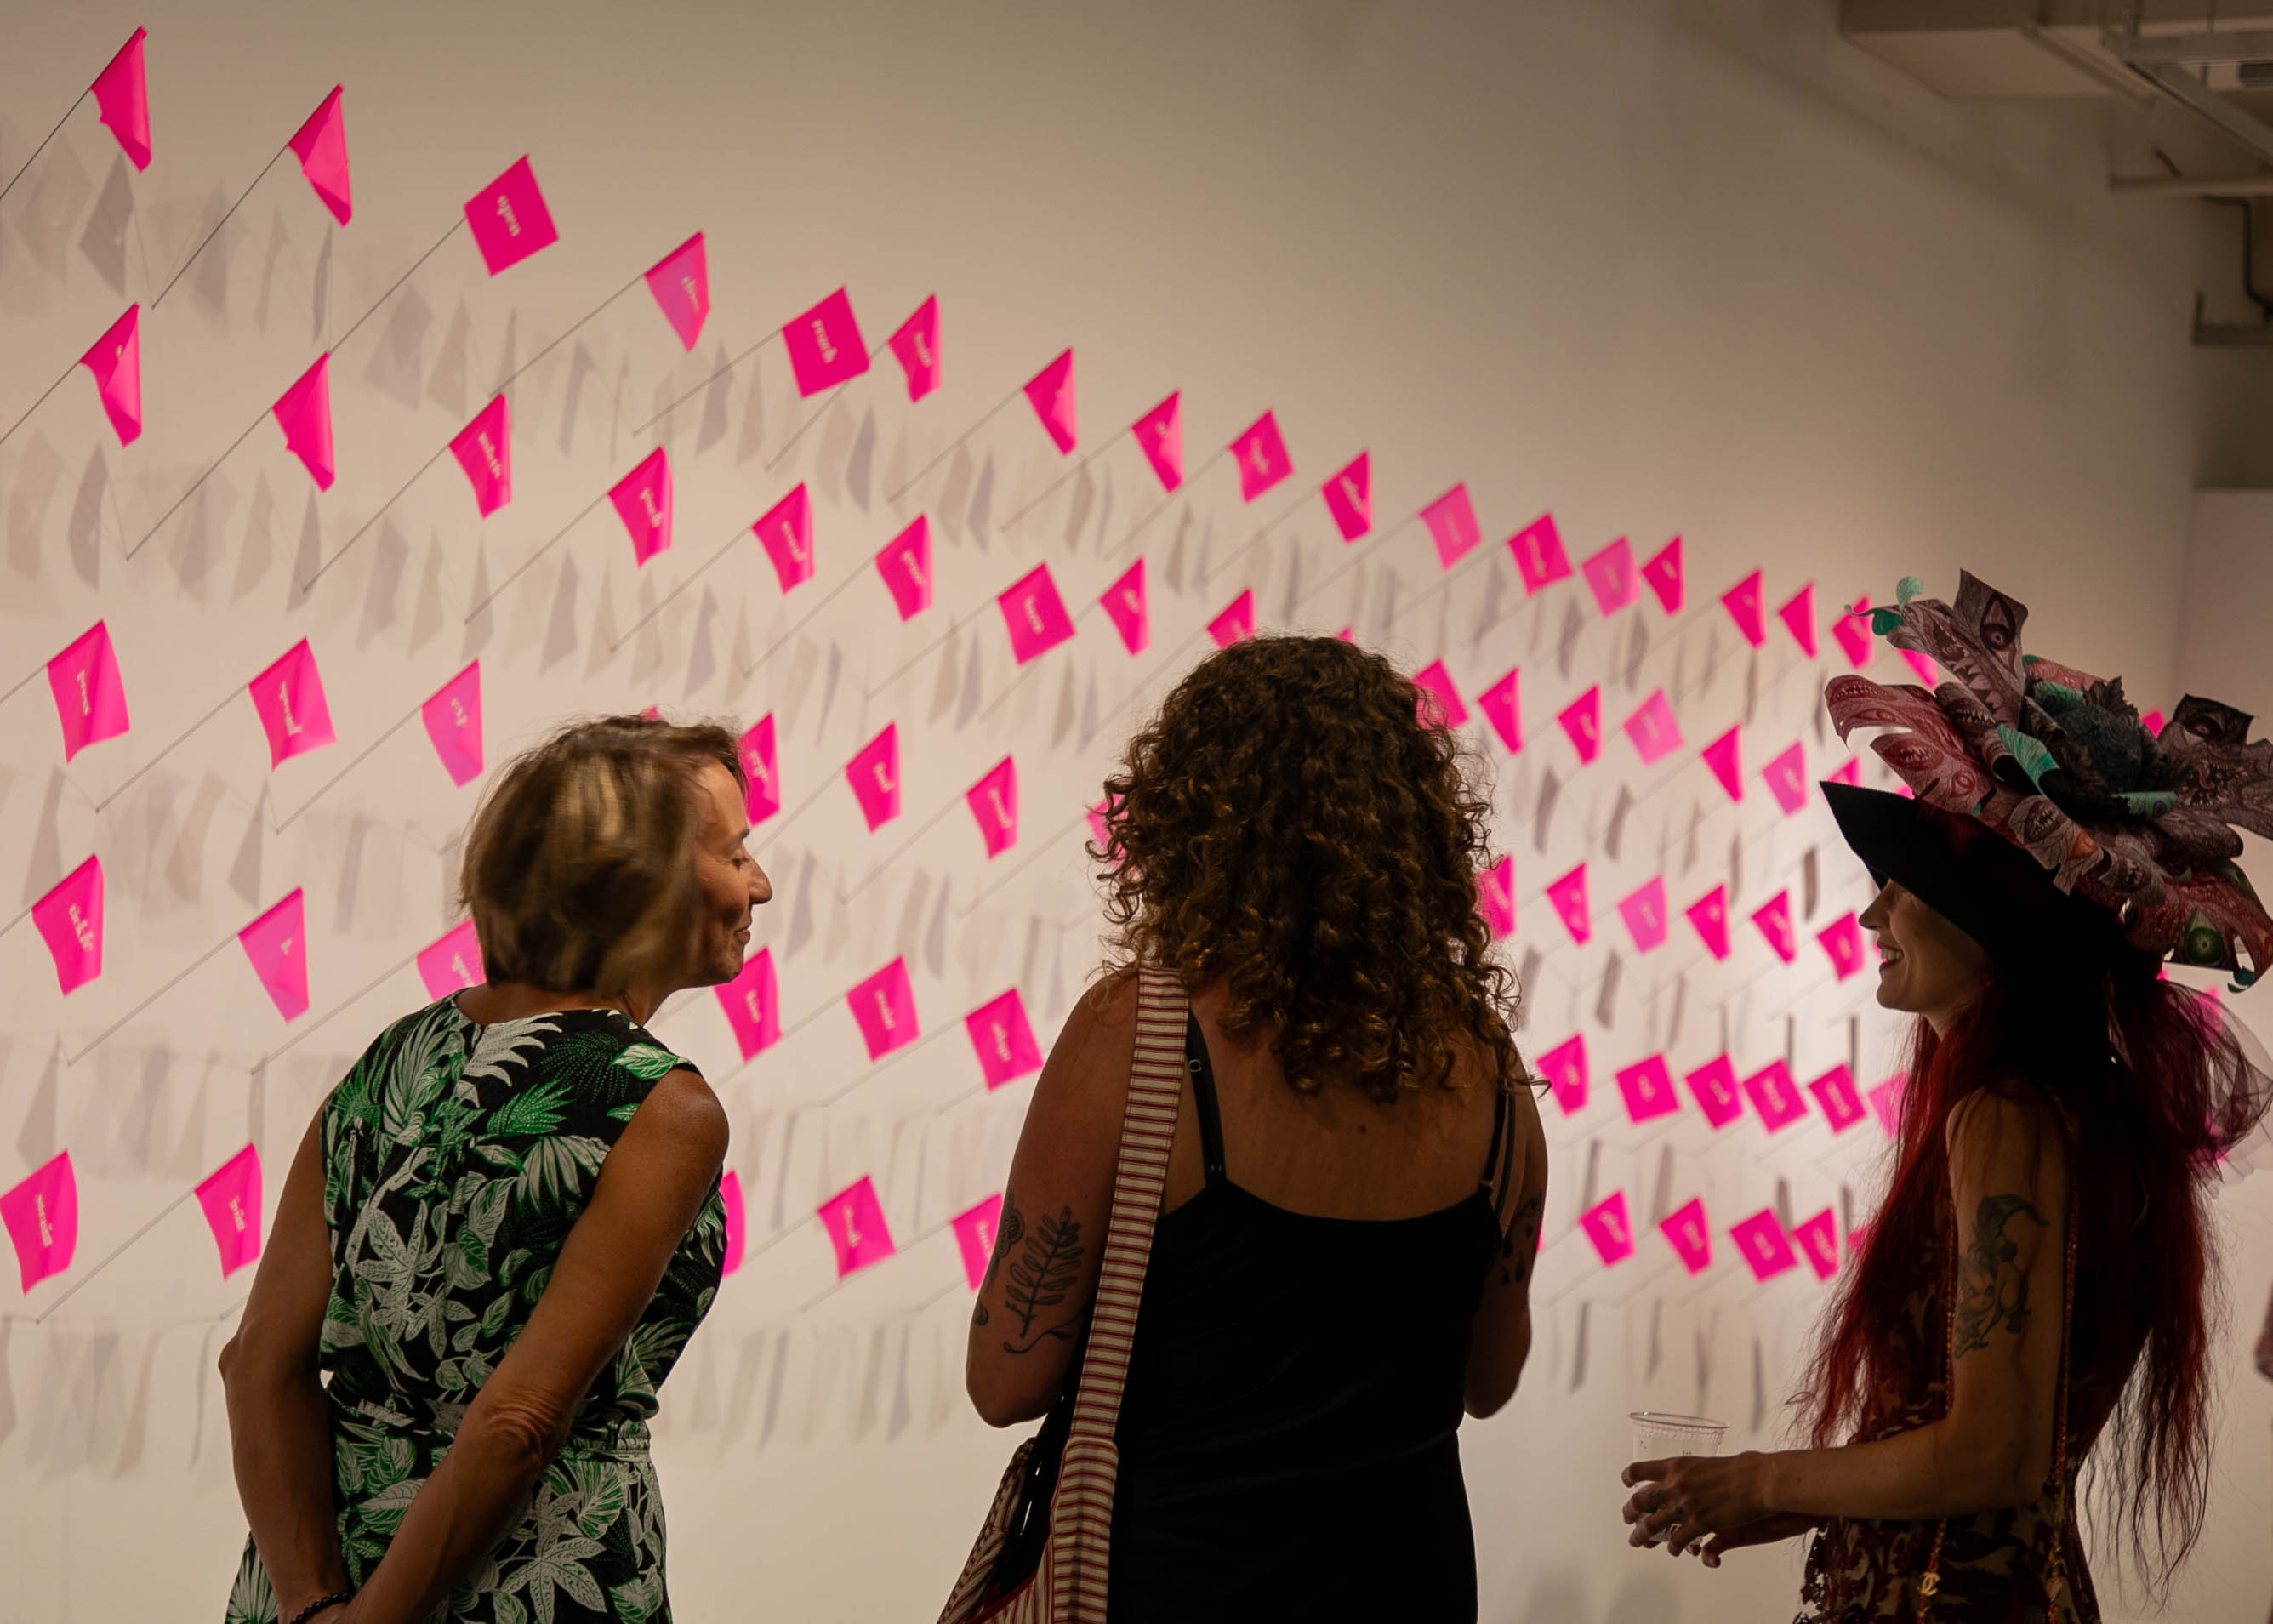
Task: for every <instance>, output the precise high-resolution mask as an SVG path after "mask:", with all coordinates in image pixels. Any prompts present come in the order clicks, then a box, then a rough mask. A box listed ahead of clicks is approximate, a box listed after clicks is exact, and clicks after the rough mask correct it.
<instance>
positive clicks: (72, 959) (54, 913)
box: [32, 855, 102, 993]
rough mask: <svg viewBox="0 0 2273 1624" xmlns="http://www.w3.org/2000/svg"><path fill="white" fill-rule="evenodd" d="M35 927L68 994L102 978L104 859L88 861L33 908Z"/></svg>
mask: <svg viewBox="0 0 2273 1624" xmlns="http://www.w3.org/2000/svg"><path fill="white" fill-rule="evenodd" d="M32 923H33V924H34V926H36V927H38V929H39V932H40V939H41V941H43V942H45V943H46V944H48V956H49V958H51V959H54V960H55V961H56V985H57V986H58V987H60V988H61V989H63V990H64V992H67V993H68V992H71V991H73V990H75V989H78V988H80V987H84V986H86V983H87V982H89V981H93V980H94V978H95V977H96V976H98V975H101V974H102V859H101V857H100V856H99V855H98V856H94V857H90V858H88V859H87V860H86V861H85V862H83V863H81V864H79V867H78V868H74V869H72V870H71V872H70V873H69V874H67V875H65V876H64V877H63V879H62V881H61V882H60V883H57V884H56V888H55V889H54V890H53V891H49V892H48V894H47V895H46V896H44V897H42V898H40V899H39V900H38V901H37V902H35V903H34V904H33V905H32Z"/></svg>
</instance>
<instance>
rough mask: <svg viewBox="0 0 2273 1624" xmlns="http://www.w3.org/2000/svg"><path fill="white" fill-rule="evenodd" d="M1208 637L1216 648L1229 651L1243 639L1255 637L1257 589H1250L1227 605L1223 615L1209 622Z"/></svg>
mask: <svg viewBox="0 0 2273 1624" xmlns="http://www.w3.org/2000/svg"><path fill="white" fill-rule="evenodd" d="M1208 635H1209V636H1211V637H1212V638H1214V639H1215V646H1216V647H1217V648H1219V649H1227V648H1229V647H1231V645H1232V644H1233V643H1238V642H1240V641H1241V640H1242V639H1243V638H1248V637H1252V636H1253V635H1255V589H1254V588H1252V587H1249V588H1248V589H1247V590H1245V591H1243V592H1242V593H1241V594H1240V595H1239V596H1238V597H1236V598H1233V599H1232V600H1231V602H1230V603H1229V604H1227V605H1225V607H1224V610H1223V613H1220V614H1219V615H1217V616H1216V617H1215V619H1214V620H1210V621H1209V622H1208Z"/></svg>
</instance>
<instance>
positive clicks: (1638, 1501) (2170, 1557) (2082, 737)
mask: <svg viewBox="0 0 2273 1624" xmlns="http://www.w3.org/2000/svg"><path fill="white" fill-rule="evenodd" d="M1920 590H1921V589H1920V588H1919V587H1918V585H1917V583H1915V582H1911V581H1905V582H1904V583H1902V590H1901V592H1900V594H1899V605H1898V607H1896V608H1894V609H1889V610H1880V611H1878V612H1876V616H1875V621H1876V629H1878V630H1879V632H1881V633H1882V634H1884V635H1887V638H1888V640H1889V641H1890V642H1892V643H1894V645H1895V646H1896V647H1898V648H1904V649H1910V650H1917V651H1918V652H1921V653H1924V654H1926V655H1929V656H1931V657H1932V658H1933V659H1934V660H1936V661H1938V662H1939V664H1940V665H1941V666H1942V667H1943V668H1944V669H1945V670H1946V671H1947V673H1949V674H1948V678H1947V680H1944V681H1943V682H1942V683H1941V684H1940V686H1939V688H1938V689H1937V690H1936V691H1935V692H1932V693H1928V692H1927V691H1926V690H1925V689H1924V688H1916V687H1910V686H1904V687H1902V688H1881V687H1879V685H1878V684H1876V683H1872V682H1870V681H1866V680H1864V679H1862V678H1860V677H1840V678H1836V679H1834V680H1833V681H1832V683H1831V684H1830V686H1829V688H1828V689H1827V694H1826V698H1827V703H1828V704H1829V707H1830V711H1831V717H1832V719H1833V721H1834V723H1835V724H1836V726H1838V729H1839V732H1840V735H1841V736H1842V738H1844V737H1845V736H1846V735H1847V734H1848V733H1849V731H1850V730H1851V729H1854V728H1856V727H1875V728H1879V729H1884V730H1886V731H1885V732H1883V733H1881V734H1880V736H1879V738H1878V739H1876V740H1875V741H1873V748H1876V749H1877V751H1878V752H1879V755H1880V756H1882V757H1883V758H1884V759H1885V760H1886V761H1887V763H1888V764H1889V765H1890V766H1892V767H1893V768H1894V771H1896V772H1897V773H1898V774H1899V775H1900V776H1901V777H1902V779H1903V781H1904V782H1905V784H1906V785H1907V786H1908V787H1909V789H1910V791H1911V792H1912V794H1913V797H1914V798H1905V797H1902V796H1898V795H1894V794H1887V793H1880V792H1877V791H1870V790H1863V789H1856V788H1850V787H1849V786H1844V785H1836V784H1833V785H1827V786H1825V791H1826V793H1827V795H1828V796H1829V797H1830V800H1831V804H1832V809H1833V811H1834V815H1835V816H1836V817H1837V818H1838V821H1839V825H1840V831H1841V832H1842V834H1843V835H1844V836H1845V837H1846V838H1847V841H1848V843H1849V845H1850V846H1853V847H1854V849H1855V851H1856V853H1857V855H1858V856H1859V857H1861V858H1862V860H1863V861H1864V866H1865V867H1866V868H1869V869H1870V871H1871V874H1872V878H1873V879H1874V880H1875V881H1876V882H1878V883H1879V887H1880V890H1879V896H1878V898H1877V899H1876V900H1874V901H1873V902H1872V905H1871V906H1870V907H1869V909H1868V910H1866V911H1865V912H1864V914H1863V916H1862V917H1863V922H1864V925H1865V927H1867V928H1868V929H1871V930H1872V932H1873V933H1874V935H1875V936H1876V937H1877V940H1878V943H1879V950H1880V954H1881V963H1880V966H1879V989H1878V996H1879V1003H1880V1004H1884V1005H1885V1006H1886V1007H1887V1008H1889V1009H1893V1010H1898V1011H1905V1012H1907V1013H1909V1014H1912V1015H1914V1016H1915V1017H1917V1021H1916V1025H1915V1029H1914V1034H1913V1036H1912V1039H1911V1054H1910V1063H1909V1079H1910V1080H1909V1087H1908V1089H1907V1091H1906V1093H1905V1095H1904V1097H1903V1101H1902V1118H1901V1126H1900V1144H1899V1146H1898V1147H1897V1152H1896V1154H1895V1159H1894V1172H1893V1176H1892V1180H1891V1183H1890V1185H1889V1188H1888V1190H1887V1196H1886V1199H1885V1202H1884V1204H1883V1206H1882V1207H1881V1209H1880V1211H1879V1216H1878V1218H1877V1219H1876V1221H1875V1222H1873V1223H1872V1224H1871V1226H1870V1228H1869V1229H1868V1231H1867V1235H1866V1237H1865V1238H1864V1241H1863V1244H1862V1247H1861V1252H1860V1255H1859V1256H1858V1257H1857V1259H1856V1261H1855V1263H1854V1265H1853V1267H1851V1268H1850V1269H1849V1272H1848V1274H1847V1276H1846V1279H1845V1281H1844V1282H1843V1285H1842V1289H1841V1291H1840V1295H1839V1297H1838V1298H1837V1299H1836V1301H1835V1303H1834V1306H1833V1309H1832V1312H1831V1314H1830V1318H1829V1319H1828V1322H1827V1327H1826V1330H1825V1334H1824V1340H1823V1345H1822V1348H1821V1350H1820V1352H1819V1356H1818V1358H1817V1361H1816V1366H1815V1373H1814V1378H1813V1382H1812V1393H1811V1394H1810V1395H1809V1397H1810V1399H1811V1402H1812V1408H1813V1412H1814V1413H1813V1420H1814V1426H1813V1437H1812V1444H1813V1447H1811V1448H1807V1449H1801V1450H1791V1451H1785V1452H1782V1453H1775V1454H1758V1453H1754V1454H1745V1455H1736V1456H1733V1457H1730V1458H1728V1459H1725V1460H1704V1459H1698V1460H1673V1461H1642V1462H1635V1463H1634V1464H1633V1465H1632V1466H1630V1467H1628V1468H1627V1469H1626V1471H1625V1474H1624V1481H1625V1482H1626V1483H1627V1484H1629V1485H1638V1487H1637V1492H1635V1493H1634V1495H1633V1496H1632V1499H1631V1500H1629V1501H1628V1502H1627V1505H1626V1511H1625V1516H1626V1520H1627V1522H1630V1523H1632V1525H1633V1535H1632V1538H1633V1541H1634V1543H1636V1544H1638V1545H1647V1544H1654V1543H1656V1542H1657V1541H1658V1540H1660V1539H1661V1538H1662V1539H1663V1540H1664V1541H1665V1542H1666V1543H1667V1544H1668V1545H1669V1547H1670V1548H1671V1550H1672V1551H1673V1552H1674V1553H1676V1554H1679V1553H1682V1552H1684V1551H1693V1552H1695V1553H1698V1554H1699V1556H1700V1557H1701V1558H1702V1559H1703V1560H1704V1561H1705V1562H1706V1564H1707V1566H1713V1567H1717V1566H1718V1565H1719V1563H1720V1560H1721V1558H1722V1555H1723V1554H1724V1553H1727V1552H1729V1551H1730V1550H1733V1549H1736V1548H1737V1547H1738V1546H1742V1545H1760V1544H1765V1543H1768V1542H1770V1541H1774V1540H1781V1539H1784V1538H1795V1537H1797V1536H1800V1535H1803V1534H1812V1536H1813V1544H1812V1548H1811V1549H1810V1551H1809V1553H1808V1561H1807V1575H1806V1581H1805V1588H1804V1593H1803V1597H1802V1607H1801V1613H1800V1618H1801V1619H1802V1620H1824V1621H1830V1620H1838V1621H1840V1624H1845V1621H1847V1620H1872V1619H1894V1618H1900V1619H1910V1618H1931V1619H1935V1620H1961V1621H1963V1624H1973V1621H1975V1620H1983V1621H1986V1620H2015V1621H2018V1620H2044V1621H2046V1624H2094V1621H2096V1620H2097V1619H2098V1618H2099V1608H2098V1603H2097V1598H2096V1597H2095V1595H2094V1591H2093V1587H2092V1583H2091V1575H2090V1571H2089V1568H2088V1566H2087V1564H2086V1561H2085V1555H2084V1547H2083V1543H2082V1537H2081V1533H2080V1530H2079V1527H2078V1522H2077V1506H2076V1500H2077V1488H2078V1481H2079V1473H2080V1471H2081V1469H2082V1465H2083V1462H2085V1461H2086V1460H2087V1459H2091V1460H2093V1461H2094V1463H2095V1472H2094V1481H2095V1485H2096V1488H2097V1491H2098V1492H2099V1493H2100V1494H2102V1495H2103V1496H2104V1500H2102V1501H2101V1503H2100V1505H2099V1506H2098V1507H2096V1509H2098V1510H2102V1511H2104V1514H2105V1515H2102V1516H2100V1517H2097V1518H2095V1524H2096V1527H2097V1530H2098V1531H2100V1532H2103V1533H2105V1534H2110V1535H2114V1536H2117V1537H2119V1538H2122V1539H2123V1540H2124V1542H2125V1543H2126V1544H2127V1545H2128V1548H2129V1552H2130V1554H2131V1557H2132V1559H2133V1562H2134V1566H2135V1568H2136V1569H2137V1571H2138V1574H2139V1576H2140V1577H2141V1578H2142V1580H2143V1581H2144V1582H2145V1583H2146V1585H2147V1587H2148V1588H2149V1590H2155V1591H2164V1590H2167V1587H2168V1583H2169V1581H2170V1579H2171V1577H2172V1575H2173V1574H2174V1573H2175V1572H2176V1570H2177V1568H2178V1567H2179V1564H2180V1563H2181V1562H2182V1561H2183V1560H2185V1558H2186V1555H2187V1552H2188V1551H2189V1550H2190V1548H2191V1547H2192V1546H2193V1545H2194V1540H2195V1538H2197V1536H2198V1535H2199V1534H2200V1532H2201V1530H2202V1514H2203V1507H2204V1502H2205V1500H2206V1498H2207V1494H2208V1490H2209V1419H2208V1401H2209V1372H2208V1369H2207V1363H2208V1357H2207V1356H2208V1350H2209V1341H2210V1333H2211V1313H2212V1308H2213V1306H2214V1304H2215V1303H2216V1301H2217V1297H2216V1283H2215V1280H2214V1278H2213V1267H2212V1262H2211V1258H2210V1244H2209V1216H2208V1209H2207V1203H2208V1193H2209V1180H2210V1178H2211V1177H2212V1176H2213V1174H2214V1172H2215V1169H2216V1168H2217V1163H2218V1162H2219V1160H2220V1159H2221V1158H2222V1157H2223V1155H2224V1153H2225V1152H2226V1151H2227V1150H2228V1149H2230V1148H2231V1147H2232V1146H2233V1145H2235V1144H2236V1143H2237V1142H2238V1141H2239V1139H2241V1138H2242V1137H2243V1136H2244V1135H2245V1134H2247V1133H2248V1132H2250V1131H2251V1130H2253V1129H2254V1127H2255V1126H2256V1124H2257V1123H2258V1121H2259V1119H2260V1118H2261V1117H2262V1116H2263V1114H2264V1112H2265V1109H2266V1106H2267V1102H2268V1086H2267V1079H2266V1077H2265V1075H2264V1074H2263V1073H2262V1071H2258V1070H2257V1069H2256V1068H2254V1066H2253V1065H2251V1064H2249V1063H2248V1061H2247V1060H2246V1059H2245V1058H2244V1057H2243V1056H2242V1054H2241V1052H2240V1049H2239V1046H2238V1045H2237V1043H2236V1041H2235V1039H2234V1036H2233V1034H2232V1031H2231V1030H2230V1029H2229V1028H2228V1027H2227V1026H2226V1025H2225V1023H2224V1021H2223V1020H2222V1019H2220V1016H2219V1014H2218V1012H2217V1005H2216V1004H2213V1003H2211V1002H2210V1001H2209V1000H2206V999H2204V998H2202V997H2201V996H2198V995H2196V994H2194V993H2193V992H2190V991H2188V990H2187V989H2183V988H2181V987H2179V986H2178V985H2177V984H2175V983H2172V982H2170V981H2164V980H2163V979H2162V978H2161V974H2160V961H2161V960H2162V959H2165V958H2169V959H2172V960H2174V961H2175V962H2178V963H2181V964H2188V965H2194V966H2205V967H2212V968H2218V969H2223V970H2225V971H2227V972H2229V973H2230V974H2232V976H2233V979H2234V982H2235V985H2236V989H2237V990H2238V989H2239V988H2241V987H2246V986H2247V984H2248V983H2249V982H2250V981H2252V980H2254V978H2255V976H2256V974H2258V973H2259V972H2260V971H2262V969H2263V968H2264V967H2265V966H2266V965H2267V964H2268V963H2269V962H2273V919H2269V918H2268V916H2267V914H2266V913H2265V910H2264V909H2263V908H2262V906H2260V905H2259V904H2258V901H2257V898H2256V897H2255V895H2254V893H2253V892H2252V891H2251V890H2250V888H2249V883H2248V882H2247V879H2245V878H2244V877H2243V876H2242V874H2241V871H2240V870H2239V868H2236V867H2235V866H2234V863H2233V859H2234V858H2235V857H2237V856H2238V855H2239V853H2240V850H2241V841H2240V838H2239V835H2237V834H2236V833H2235V832H2234V830H2233V828H2232V825H2234V824H2239V825H2240V826H2241V827H2243V828H2246V829H2249V830H2253V831H2256V832H2259V833H2261V834H2273V742H2269V741H2254V742H2253V741H2250V740H2249V738H2248V733H2249V725H2250V719H2251V718H2248V717H2247V716H2245V715H2243V714H2242V713H2241V712H2239V711H2233V710H2232V709H2230V708H2229V707H2227V706H2224V705H2220V704H2217V703H2215V702H2211V701H2205V700H2199V699H2192V698H2189V699H2187V700H2186V701H2185V702H2184V703H2181V704H2180V705H2179V708H2178V710H2177V711H2176V712H2175V713H2174V714H2173V716H2172V718H2171V722H2170V724H2169V726H2167V727H2166V728H2165V729H2164V731H2163V733H2161V735H2160V736H2159V737H2157V736H2155V735H2153V734H2150V733H2149V732H2148V731H2147V730H2146V728H2145V727H2144V726H2142V724H2141V722H2140V720H2139V717H2138V713H2137V711H2134V709H2133V708H2132V707H2131V706H2130V705H2129V704H2128V703H2126V701H2125V700H2124V698H2123V691H2122V685H2121V683H2120V682H2119V681H2117V682H2102V681H2100V680H2097V678H2094V677H2090V676H2088V675H2086V674H2085V673H2082V672H2079V671H2074V670H2072V669H2070V668H2068V667H2066V666H2060V665H2054V664H2052V662H2050V661H2045V660H2039V659H2037V658H2033V657H2023V656H2022V653H2021V649H2020V629H2021V625H2022V621H2023V620H2024V619H2025V618H2026V615H2027V610H2026V609H2025V608H2023V607H2022V605H2020V604H2018V603H2016V602H2014V600H2013V599H2011V598H2007V597H2005V596H2004V595H2003V594H2002V593H1999V592H1997V591H1995V590H1992V589H1990V588H1988V587H1985V586H1984V585H1982V584H1981V583H1979V582H1978V581H1976V580H1975V579H1974V578H1973V577H1972V576H1970V575H1964V576H1962V577H1961V580H1960V587H1959V591H1958V594H1957V598H1956V602H1955V603H1954V605H1953V604H1945V603H1941V602H1939V601H1937V600H1933V599H1928V598H1922V597H1920V596H1919V593H1920ZM2245 956H2246V959H2247V964H2246V965H2245V963H2244V962H2243V960H2244V958H2245ZM1842 1436H1843V1437H1844V1438H1845V1440H1847V1441H1845V1442H1843V1443H1834V1440H1838V1439H1840V1438H1842ZM2095 1450H2097V1454H2096V1455H2095Z"/></svg>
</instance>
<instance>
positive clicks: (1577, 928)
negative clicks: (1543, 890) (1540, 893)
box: [1547, 862, 1594, 947]
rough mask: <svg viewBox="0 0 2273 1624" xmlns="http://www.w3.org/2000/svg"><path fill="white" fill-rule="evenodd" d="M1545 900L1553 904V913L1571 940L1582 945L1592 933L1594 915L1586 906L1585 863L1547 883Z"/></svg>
mask: <svg viewBox="0 0 2273 1624" xmlns="http://www.w3.org/2000/svg"><path fill="white" fill-rule="evenodd" d="M1547 900H1548V901H1549V902H1551V903H1553V904H1554V905H1555V915H1556V917H1557V919H1560V920H1561V921H1563V929H1565V930H1567V931H1569V932H1570V933H1571V940H1572V942H1574V943H1576V944H1579V946H1581V947H1584V946H1585V945H1586V944H1587V942H1588V941H1589V940H1590V939H1591V938H1592V937H1593V936H1594V914H1593V913H1592V911H1591V910H1589V909H1588V907H1587V865H1586V864H1585V863H1583V862H1582V863H1580V864H1579V866H1578V867H1577V868H1573V869H1572V870H1571V872H1570V873H1568V874H1566V875H1564V876H1563V877H1562V878H1561V879H1559V880H1557V881H1556V882H1555V883H1553V884H1551V885H1549V887H1548V888H1547Z"/></svg>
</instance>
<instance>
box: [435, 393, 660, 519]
mask: <svg viewBox="0 0 2273 1624" xmlns="http://www.w3.org/2000/svg"><path fill="white" fill-rule="evenodd" d="M450 455H452V456H454V457H456V458H457V459H458V466H459V467H460V468H462V469H464V470H466V482H467V483H468V484H469V485H472V486H473V487H474V506H475V508H476V509H478V510H479V512H480V514H481V515H482V517H483V518H484V519H486V518H488V517H489V516H490V515H491V514H493V513H495V512H496V511H497V510H498V509H499V508H502V507H504V506H505V505H506V503H507V502H509V501H511V500H513V419H512V415H511V409H510V408H509V407H508V406H507V405H506V398H505V396H504V395H497V396H494V397H493V398H492V399H491V402H490V403H489V404H488V405H486V406H484V407H483V408H482V409H481V410H480V411H478V412H476V413H475V414H474V420H473V421H472V422H471V423H469V424H468V425H466V426H465V427H464V428H461V429H460V430H459V431H458V433H457V437H456V438H455V439H454V440H451V441H450ZM656 455H658V456H660V455H663V454H662V453H661V452H657V453H656Z"/></svg>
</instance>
